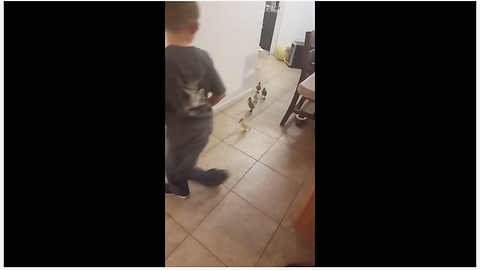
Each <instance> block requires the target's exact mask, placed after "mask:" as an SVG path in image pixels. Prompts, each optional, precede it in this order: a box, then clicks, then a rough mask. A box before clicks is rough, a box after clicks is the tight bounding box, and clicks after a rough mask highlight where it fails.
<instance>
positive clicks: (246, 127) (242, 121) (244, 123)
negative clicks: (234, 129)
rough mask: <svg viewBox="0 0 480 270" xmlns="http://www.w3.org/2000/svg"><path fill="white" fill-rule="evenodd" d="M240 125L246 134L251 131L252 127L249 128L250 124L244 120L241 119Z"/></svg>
mask: <svg viewBox="0 0 480 270" xmlns="http://www.w3.org/2000/svg"><path fill="white" fill-rule="evenodd" d="M238 122H239V123H240V125H241V126H242V128H243V132H246V131H247V130H249V129H250V126H248V123H247V122H246V121H245V120H243V118H242V119H240V121H238Z"/></svg>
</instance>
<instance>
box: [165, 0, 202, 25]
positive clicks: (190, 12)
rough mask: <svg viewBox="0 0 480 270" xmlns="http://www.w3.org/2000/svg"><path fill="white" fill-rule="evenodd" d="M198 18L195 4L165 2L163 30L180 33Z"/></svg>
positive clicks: (198, 13)
mask: <svg viewBox="0 0 480 270" xmlns="http://www.w3.org/2000/svg"><path fill="white" fill-rule="evenodd" d="M199 17H200V11H199V9H198V4H197V2H187V1H185V2H165V29H166V30H167V31H172V32H175V31H181V30H183V29H185V28H186V27H188V25H189V24H191V23H195V22H197V20H198V18H199Z"/></svg>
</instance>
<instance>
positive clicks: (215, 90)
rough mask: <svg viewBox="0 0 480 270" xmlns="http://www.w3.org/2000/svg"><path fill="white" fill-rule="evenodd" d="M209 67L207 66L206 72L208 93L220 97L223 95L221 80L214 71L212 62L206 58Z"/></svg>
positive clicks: (223, 89)
mask: <svg viewBox="0 0 480 270" xmlns="http://www.w3.org/2000/svg"><path fill="white" fill-rule="evenodd" d="M207 57H208V59H209V62H210V65H209V67H208V68H209V70H208V79H209V81H210V83H209V84H210V92H212V94H214V95H217V96H218V95H221V94H223V93H225V90H226V89H225V85H224V84H223V82H222V79H221V78H220V75H219V74H218V72H217V70H216V69H215V67H214V65H213V61H212V60H211V58H210V57H209V56H208V54H207Z"/></svg>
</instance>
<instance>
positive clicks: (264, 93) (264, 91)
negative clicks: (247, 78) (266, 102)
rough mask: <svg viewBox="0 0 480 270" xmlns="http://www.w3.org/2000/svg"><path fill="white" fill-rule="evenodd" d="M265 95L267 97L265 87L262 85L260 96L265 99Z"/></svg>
mask: <svg viewBox="0 0 480 270" xmlns="http://www.w3.org/2000/svg"><path fill="white" fill-rule="evenodd" d="M265 97H267V89H265V87H264V88H263V90H262V98H263V99H265Z"/></svg>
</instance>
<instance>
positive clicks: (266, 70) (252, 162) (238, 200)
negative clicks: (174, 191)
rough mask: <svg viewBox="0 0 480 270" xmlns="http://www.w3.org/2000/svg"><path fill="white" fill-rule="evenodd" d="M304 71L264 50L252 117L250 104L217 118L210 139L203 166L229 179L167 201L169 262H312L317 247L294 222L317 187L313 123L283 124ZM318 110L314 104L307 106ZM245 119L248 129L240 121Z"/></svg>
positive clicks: (239, 105)
mask: <svg viewBox="0 0 480 270" xmlns="http://www.w3.org/2000/svg"><path fill="white" fill-rule="evenodd" d="M299 76H300V70H298V69H290V68H288V67H287V66H286V64H285V63H283V62H281V61H277V60H276V59H275V58H274V57H273V56H271V55H268V53H265V52H264V51H259V54H258V60H257V66H256V73H255V81H254V82H252V87H255V86H256V84H257V83H258V82H259V81H260V82H261V83H262V86H264V87H266V89H267V91H268V94H267V97H266V99H265V100H262V99H260V100H259V102H258V104H257V106H256V108H255V109H254V111H253V113H252V114H250V113H249V112H248V105H247V101H246V100H242V101H240V102H238V103H237V104H234V105H232V106H230V107H229V108H227V109H225V110H224V111H222V112H219V113H217V114H216V115H215V119H214V121H215V124H214V130H213V134H212V135H211V137H210V141H209V144H208V145H207V147H206V149H205V150H204V151H203V152H202V154H201V156H200V158H199V161H198V166H200V167H202V168H205V169H207V168H212V167H217V168H226V169H228V170H229V171H230V173H231V177H230V178H229V179H228V180H227V182H226V183H225V184H224V185H222V186H220V187H218V188H215V189H210V188H205V187H203V186H200V185H198V184H196V183H194V182H191V183H190V187H191V188H190V189H191V197H190V198H189V199H188V200H183V199H180V198H176V197H165V228H166V229H165V265H166V266H167V267H168V266H204V267H210V266H212V267H215V266H273V267H275V266H285V265H287V264H289V263H301V264H305V265H313V264H314V261H315V255H314V254H315V253H314V249H315V247H314V245H313V246H312V245H310V244H308V242H307V241H305V240H304V239H302V237H301V236H300V235H298V234H297V233H296V232H295V231H294V229H293V227H292V220H293V218H294V215H295V214H296V211H297V210H298V208H299V207H300V205H301V204H302V202H303V200H304V199H305V198H306V197H307V194H308V191H309V188H310V187H311V186H312V185H313V184H314V182H313V177H314V170H315V166H314V144H315V142H314V136H315V131H314V128H315V124H314V122H309V123H308V124H307V125H306V126H305V127H303V128H298V127H296V126H295V125H294V123H293V116H292V117H290V119H289V121H288V122H287V124H286V125H285V127H281V126H280V125H279V123H280V121H281V119H282V117H283V115H284V113H285V111H286V109H287V107H288V105H289V103H290V101H291V98H292V96H293V93H294V88H295V86H296V83H297V81H298V78H299ZM305 106H306V107H307V109H306V110H307V111H310V112H313V111H314V109H315V104H313V103H311V104H310V103H307V104H306V105H305ZM240 118H244V119H247V121H248V122H249V124H250V127H251V130H249V131H247V132H243V129H241V128H240V125H239V123H238V120H239V119H240Z"/></svg>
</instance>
